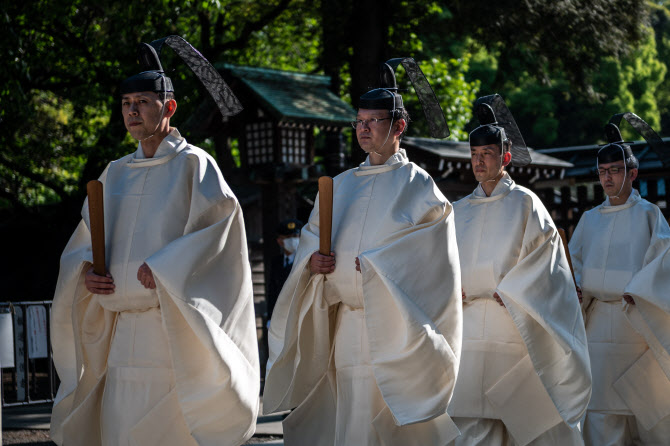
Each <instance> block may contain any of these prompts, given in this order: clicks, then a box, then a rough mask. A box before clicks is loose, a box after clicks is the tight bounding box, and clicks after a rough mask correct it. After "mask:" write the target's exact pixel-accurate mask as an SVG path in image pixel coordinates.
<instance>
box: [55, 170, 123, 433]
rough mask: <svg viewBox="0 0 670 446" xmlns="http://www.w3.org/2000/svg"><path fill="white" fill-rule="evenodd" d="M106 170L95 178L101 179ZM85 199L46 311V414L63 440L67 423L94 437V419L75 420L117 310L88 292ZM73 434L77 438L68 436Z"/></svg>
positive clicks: (100, 377)
mask: <svg viewBox="0 0 670 446" xmlns="http://www.w3.org/2000/svg"><path fill="white" fill-rule="evenodd" d="M107 170H108V168H106V169H105V170H104V172H103V173H102V175H101V176H100V178H99V180H100V181H102V182H103V184H104V182H105V178H106V175H107ZM89 225H90V223H89V216H88V200H85V201H84V206H83V208H82V220H81V221H80V223H79V225H78V226H77V228H76V229H75V231H74V233H73V234H72V237H70V240H69V241H68V244H67V245H66V247H65V249H64V250H63V254H62V255H61V259H60V271H59V274H58V282H57V285H56V292H55V294H54V300H53V305H52V309H51V348H52V351H53V360H54V366H55V368H56V371H57V373H58V377H59V379H60V381H61V384H60V386H59V388H58V392H57V394H56V397H55V399H54V407H53V411H52V414H51V438H52V439H53V441H54V442H55V443H56V444H59V445H61V444H63V433H64V429H65V424H66V422H67V421H74V422H71V423H70V425H71V426H72V428H73V429H79V431H78V433H77V434H78V435H77V436H78V437H80V438H95V437H99V436H100V434H99V429H100V425H99V422H96V421H93V422H90V423H79V422H77V421H76V420H79V419H80V417H79V415H83V416H84V418H86V417H85V415H86V413H87V411H89V410H96V409H95V407H97V404H99V401H100V397H101V394H102V389H103V388H104V374H105V370H106V367H107V354H108V352H109V345H110V343H111V338H112V334H113V328H114V322H115V319H116V314H115V313H113V312H110V311H107V310H105V309H104V308H103V307H102V305H100V303H99V299H100V298H101V296H98V295H94V294H91V293H89V292H88V290H87V289H86V287H85V285H84V278H85V274H86V270H87V268H88V266H90V264H91V263H92V262H93V254H92V250H91V232H90V229H89ZM71 438H76V437H71Z"/></svg>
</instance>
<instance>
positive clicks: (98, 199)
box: [86, 180, 107, 276]
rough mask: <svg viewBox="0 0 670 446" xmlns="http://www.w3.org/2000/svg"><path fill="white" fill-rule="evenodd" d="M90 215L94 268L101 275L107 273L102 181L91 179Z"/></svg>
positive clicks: (87, 188)
mask: <svg viewBox="0 0 670 446" xmlns="http://www.w3.org/2000/svg"><path fill="white" fill-rule="evenodd" d="M86 192H87V194H88V215H89V219H90V221H91V247H92V249H93V270H94V271H95V273H96V274H97V275H99V276H104V275H105V274H107V268H106V266H105V206H104V202H103V199H102V183H101V182H100V181H98V180H93V181H89V182H88V184H87V185H86Z"/></svg>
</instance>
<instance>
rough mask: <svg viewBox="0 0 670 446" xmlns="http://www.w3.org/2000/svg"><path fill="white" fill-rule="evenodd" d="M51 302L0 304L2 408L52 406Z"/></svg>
mask: <svg viewBox="0 0 670 446" xmlns="http://www.w3.org/2000/svg"><path fill="white" fill-rule="evenodd" d="M50 323H51V301H37V302H3V303H0V372H1V373H0V376H1V378H2V381H1V385H0V389H1V390H0V392H1V395H2V407H10V406H22V405H28V404H41V403H49V402H53V400H54V396H55V391H56V389H57V387H58V376H57V374H56V370H55V368H54V365H53V359H52V356H51V326H50Z"/></svg>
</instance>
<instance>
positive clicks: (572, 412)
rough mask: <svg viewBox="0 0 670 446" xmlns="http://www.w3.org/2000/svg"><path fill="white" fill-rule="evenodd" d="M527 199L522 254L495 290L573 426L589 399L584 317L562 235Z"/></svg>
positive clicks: (543, 211) (536, 203)
mask: <svg viewBox="0 0 670 446" xmlns="http://www.w3.org/2000/svg"><path fill="white" fill-rule="evenodd" d="M526 199H527V201H526V203H527V206H526V208H527V210H526V211H527V213H528V214H527V218H526V226H525V228H523V231H524V235H523V245H522V249H521V253H520V255H519V259H518V262H517V263H516V265H515V266H514V267H513V268H512V269H511V270H510V271H509V272H507V274H506V275H505V276H504V278H503V279H502V280H501V281H500V283H499V284H498V287H497V293H498V294H499V295H500V297H501V298H502V300H503V302H504V303H505V306H506V307H507V309H508V311H509V313H510V315H511V316H512V319H513V320H514V323H515V324H516V326H517V327H518V329H519V332H520V334H521V337H522V338H523V340H524V342H525V344H526V347H527V348H528V353H529V355H530V359H531V361H532V363H533V366H534V368H535V371H536V372H537V374H538V375H539V377H540V379H541V381H542V384H543V385H544V387H545V389H546V390H547V392H548V394H549V396H550V397H551V400H552V401H553V403H554V405H555V406H556V408H557V410H558V412H559V414H560V415H561V417H562V418H563V420H564V421H565V422H566V423H567V424H569V425H570V426H575V425H576V424H577V423H578V422H579V420H580V418H581V417H582V415H583V414H584V412H585V411H586V408H587V405H588V402H589V400H590V397H591V366H590V361H589V354H588V349H587V343H586V332H585V329H584V321H583V318H582V313H581V309H580V306H579V300H578V298H577V293H576V291H575V287H574V283H573V281H572V275H571V273H570V268H569V266H568V261H567V257H566V255H565V251H564V250H563V249H562V245H561V243H562V242H561V239H560V235H559V234H558V231H557V229H556V227H555V226H554V224H553V222H552V221H551V217H550V216H549V214H548V213H547V211H546V209H545V208H544V206H543V205H542V203H541V202H540V200H539V199H538V198H537V197H534V196H530V195H528V196H527V197H526Z"/></svg>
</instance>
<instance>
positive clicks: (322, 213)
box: [319, 177, 333, 256]
mask: <svg viewBox="0 0 670 446" xmlns="http://www.w3.org/2000/svg"><path fill="white" fill-rule="evenodd" d="M332 230H333V179H332V178H331V177H321V178H319V253H321V254H322V255H324V256H329V255H330V239H331V235H332Z"/></svg>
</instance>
